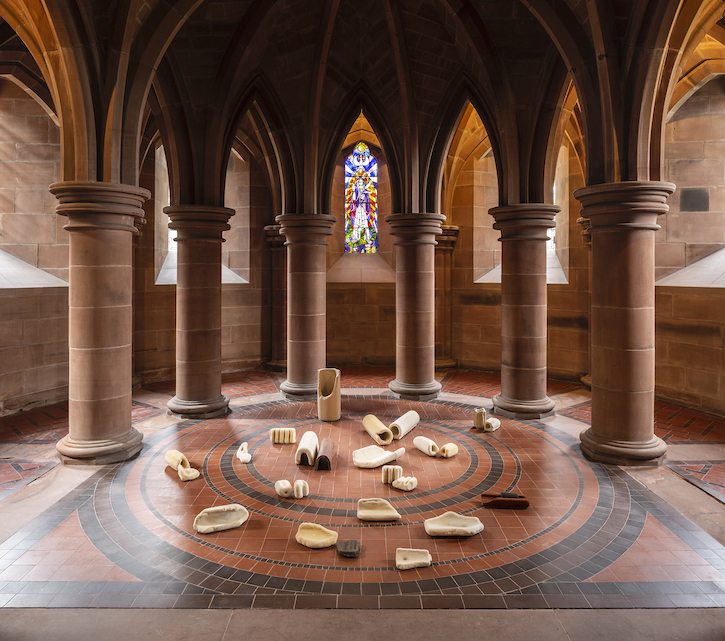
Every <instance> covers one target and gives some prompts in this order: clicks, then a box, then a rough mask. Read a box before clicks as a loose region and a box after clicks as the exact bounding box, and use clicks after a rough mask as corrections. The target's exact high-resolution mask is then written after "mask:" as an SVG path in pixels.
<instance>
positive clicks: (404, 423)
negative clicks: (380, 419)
mask: <svg viewBox="0 0 725 641" xmlns="http://www.w3.org/2000/svg"><path fill="white" fill-rule="evenodd" d="M418 421H420V415H419V414H418V412H416V411H415V410H409V411H408V412H406V413H405V414H403V415H402V416H401V417H400V418H399V419H398V420H397V421H395V422H394V423H391V424H390V431H391V432H392V433H393V438H394V439H395V440H396V441H397V440H400V439H401V438H403V437H404V436H405V435H406V434H407V433H408V432H410V430H412V429H413V428H414V427H415V426H416V425H418Z"/></svg>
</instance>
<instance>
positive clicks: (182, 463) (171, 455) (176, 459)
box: [164, 450, 200, 481]
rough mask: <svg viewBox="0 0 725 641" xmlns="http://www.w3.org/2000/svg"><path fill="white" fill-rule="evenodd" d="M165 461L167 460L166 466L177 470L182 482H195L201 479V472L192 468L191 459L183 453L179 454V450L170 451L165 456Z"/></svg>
mask: <svg viewBox="0 0 725 641" xmlns="http://www.w3.org/2000/svg"><path fill="white" fill-rule="evenodd" d="M164 459H165V460H166V465H168V466H169V467H171V468H173V469H175V470H176V473H177V474H178V475H179V478H180V479H181V480H182V481H193V480H194V479H196V478H199V474H200V472H199V470H195V469H194V468H193V467H191V465H190V464H189V459H187V458H186V456H185V455H184V454H183V453H181V452H179V450H169V451H168V452H166V454H165V455H164Z"/></svg>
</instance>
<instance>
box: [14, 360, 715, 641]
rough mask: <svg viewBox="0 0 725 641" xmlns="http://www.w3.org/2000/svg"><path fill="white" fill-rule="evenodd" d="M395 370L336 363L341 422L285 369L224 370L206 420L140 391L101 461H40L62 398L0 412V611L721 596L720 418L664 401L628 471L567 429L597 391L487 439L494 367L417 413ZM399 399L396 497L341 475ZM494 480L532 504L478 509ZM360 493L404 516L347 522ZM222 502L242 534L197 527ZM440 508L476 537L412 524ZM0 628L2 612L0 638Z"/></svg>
mask: <svg viewBox="0 0 725 641" xmlns="http://www.w3.org/2000/svg"><path fill="white" fill-rule="evenodd" d="M392 376H393V372H392V370H389V369H385V368H350V369H347V370H346V369H343V370H342V381H343V402H342V418H341V420H340V421H336V422H334V423H323V422H320V421H319V420H318V419H317V413H316V403H314V402H292V401H288V400H285V399H284V398H283V397H282V396H281V395H280V394H279V392H278V385H279V383H280V382H281V380H280V378H279V377H278V375H275V374H273V373H269V372H261V371H251V372H240V373H237V374H234V375H230V376H228V377H225V381H224V392H225V393H226V394H227V395H228V396H229V397H230V398H231V407H232V410H233V411H232V413H231V414H229V415H228V416H226V417H222V418H216V419H209V420H180V419H178V418H175V417H172V416H169V415H168V414H167V413H166V411H165V403H166V401H167V400H168V399H169V398H170V397H171V396H172V395H173V384H169V383H163V384H155V385H151V386H149V387H148V388H146V389H143V390H139V391H138V392H137V393H136V394H135V395H134V410H133V411H134V424H135V425H136V426H137V427H138V428H139V429H140V430H142V431H143V432H144V434H145V446H144V449H143V451H142V453H141V455H140V456H139V457H137V458H136V459H135V460H133V461H129V462H127V463H125V464H122V465H114V466H106V467H104V468H101V469H97V468H91V467H86V466H78V467H76V466H71V467H68V466H66V467H63V466H59V465H55V458H54V444H55V442H56V441H57V440H58V439H59V438H62V436H63V435H64V434H65V433H67V411H66V409H65V407H64V406H63V405H55V406H50V407H45V408H41V409H37V410H33V411H30V412H25V413H23V414H19V415H15V416H7V417H4V418H1V419H0V451H2V458H0V541H2V542H1V543H0V605H2V606H3V607H4V608H5V613H6V614H5V616H7V613H9V612H10V611H11V609H12V608H156V609H194V610H201V609H219V608H245V609H252V610H256V609H260V610H262V609H264V608H279V609H295V610H303V609H307V608H315V609H321V608H324V609H379V610H384V609H396V610H403V609H405V610H408V609H415V610H419V609H459V610H462V609H465V610H482V609H491V608H495V609H506V610H522V609H525V610H545V609H550V610H557V611H558V610H562V609H572V610H597V609H611V608H616V609H627V610H635V609H653V608H657V609H677V608H680V609H683V611H684V609H693V610H687V611H688V612H690V613H691V614H694V613H695V612H696V611H697V610H694V609H695V608H696V609H702V608H706V609H717V608H722V606H724V605H725V548H724V547H723V545H722V543H723V542H725V536H724V533H725V508H724V507H723V504H722V502H721V501H722V499H723V494H724V493H725V488H724V487H723V485H725V419H723V418H719V417H715V416H710V415H707V414H704V413H702V412H697V411H693V410H689V409H686V408H682V407H678V406H676V405H671V404H668V403H663V402H658V403H657V405H656V430H657V433H658V434H659V435H660V436H662V437H663V438H664V439H665V440H667V441H668V443H669V444H670V449H669V452H668V461H667V465H666V466H663V467H661V468H658V469H654V470H653V469H642V468H640V469H637V470H631V469H629V470H627V469H624V468H620V467H617V466H609V465H601V464H598V463H592V462H590V461H587V460H586V459H585V458H583V456H582V455H581V453H580V451H579V448H578V439H577V435H578V434H579V432H580V431H581V430H582V429H585V428H586V426H587V424H588V420H589V417H590V403H589V394H588V392H587V391H586V390H584V389H582V388H581V387H580V386H579V385H576V384H573V383H570V382H562V381H554V380H551V381H550V382H549V394H550V395H551V396H552V398H553V399H554V400H555V401H556V415H555V416H552V417H550V418H546V419H543V420H536V421H520V420H512V419H502V420H501V428H500V429H499V430H498V431H496V432H492V433H479V432H476V431H474V430H473V429H472V415H473V409H474V408H476V407H486V408H488V409H490V408H491V397H492V396H493V395H494V394H496V393H497V392H498V391H499V378H498V375H497V374H495V373H487V372H470V371H456V372H452V373H449V374H445V375H442V376H441V382H442V384H443V394H442V395H441V397H439V398H438V399H436V400H435V401H430V402H426V403H413V402H407V401H401V400H398V399H395V398H393V397H391V396H390V395H389V394H388V393H387V390H386V384H387V382H388V381H389V380H390V379H391V378H392ZM408 409H415V410H416V411H417V412H418V413H419V414H420V416H421V421H420V424H419V425H418V426H417V427H416V428H415V429H414V430H413V432H411V433H410V434H408V435H406V436H405V437H404V438H403V439H402V440H401V441H399V442H395V445H394V447H396V448H397V447H401V446H402V447H405V449H406V453H405V454H404V455H403V456H402V457H401V459H400V460H399V461H398V463H399V464H400V465H402V466H403V470H404V474H405V475H413V476H416V477H417V478H418V481H419V484H418V487H417V488H416V489H415V490H414V491H413V492H410V493H404V492H401V491H399V490H396V489H394V488H392V487H391V486H389V485H384V484H382V482H381V478H380V470H379V469H377V470H362V469H358V468H356V467H354V466H353V465H352V461H351V452H352V451H353V450H354V449H357V448H360V447H363V446H366V445H370V444H372V440H371V439H370V437H369V436H368V435H367V434H366V433H365V432H364V430H363V428H362V425H361V420H362V418H363V416H364V415H365V414H368V413H373V414H375V415H376V416H378V417H379V418H380V419H381V420H382V421H383V422H384V423H390V422H392V421H393V420H394V419H395V418H397V417H398V416H400V415H401V414H402V413H404V412H405V411H407V410H408ZM280 426H283V427H294V428H295V429H296V430H297V438H298V442H299V438H300V437H301V435H302V433H304V432H305V431H308V430H311V431H314V432H315V433H316V434H317V436H318V438H319V439H320V441H321V440H322V439H323V438H325V437H329V438H331V439H332V440H333V442H334V443H335V455H334V457H333V465H332V470H330V471H315V470H314V469H312V468H309V467H304V466H297V465H295V461H294V453H295V449H296V446H295V445H274V444H272V443H271V442H270V440H269V438H268V432H269V429H270V428H271V427H280ZM418 435H422V436H427V437H429V438H432V439H433V440H434V441H436V443H437V444H438V445H439V446H440V445H443V444H445V443H449V442H452V443H455V444H457V445H458V448H459V452H458V454H457V455H456V456H455V457H453V458H451V459H442V458H430V457H428V456H426V455H424V454H423V453H421V452H420V451H418V450H417V449H416V448H415V447H414V446H413V444H412V440H413V438H414V437H415V436H418ZM243 441H246V442H248V443H249V449H250V452H251V453H252V455H253V459H252V462H251V463H249V464H247V465H244V464H242V463H241V462H240V461H239V460H237V459H236V458H235V457H234V453H235V452H236V449H237V448H238V446H239V444H240V443H242V442H243ZM391 447H392V446H391ZM170 449H179V450H181V451H183V452H184V453H185V454H186V455H187V456H188V458H189V460H190V462H191V465H192V467H195V468H197V469H199V470H200V471H201V472H202V476H201V477H200V478H199V479H198V480H195V481H191V482H187V483H183V482H181V481H180V480H179V478H178V476H177V475H176V473H175V472H174V471H173V470H171V469H170V468H168V467H167V466H166V465H165V462H164V453H165V452H166V451H168V450H170ZM389 449H390V448H389ZM279 479H287V480H289V481H290V482H293V481H294V480H296V479H305V480H307V481H308V483H309V485H310V495H309V496H307V497H305V498H303V499H298V500H295V499H293V498H292V499H281V498H280V497H278V496H277V494H276V493H275V491H274V487H273V486H274V483H275V481H277V480H279ZM504 490H510V491H514V492H518V493H520V494H523V495H525V496H526V497H527V498H528V499H529V500H530V503H531V506H530V507H529V508H528V509H526V510H505V509H489V508H485V507H483V506H482V505H481V499H480V494H481V493H483V492H489V493H491V492H493V493H498V492H500V491H504ZM373 496H375V497H382V498H386V499H388V500H389V501H390V502H391V503H392V504H393V505H394V506H395V508H396V509H397V510H398V511H399V512H400V513H401V515H402V518H401V520H400V521H398V522H393V523H387V524H380V523H363V522H361V521H359V520H358V519H357V517H356V503H357V500H358V499H359V498H363V497H373ZM229 502H238V503H241V504H243V505H244V506H245V507H247V508H248V510H249V511H250V514H251V516H250V519H249V520H248V521H247V523H245V524H244V525H243V526H242V527H240V528H238V529H234V530H228V531H225V532H219V533H216V534H209V535H199V534H197V533H196V532H195V531H194V530H193V527H192V522H193V519H194V517H195V516H196V514H198V512H200V511H201V510H202V509H204V508H206V507H210V506H213V505H222V504H225V503H229ZM445 511H454V512H458V513H460V514H465V515H468V516H476V517H478V518H479V519H480V520H481V521H482V522H483V524H484V530H483V532H481V533H480V534H477V535H474V536H472V537H467V538H459V537H444V538H432V537H430V536H428V535H427V534H426V533H425V530H424V527H423V521H424V520H425V519H427V518H430V517H433V516H436V515H439V514H442V513H443V512H445ZM307 521H311V522H315V523H320V524H322V525H324V526H326V527H329V528H332V529H335V530H336V531H337V532H338V534H339V537H340V540H347V539H355V540H357V541H359V542H360V543H361V552H360V555H359V557H358V558H357V559H345V558H342V557H340V556H338V555H337V553H336V551H335V548H334V547H332V548H327V549H318V550H310V549H308V548H305V547H303V546H301V545H300V544H298V543H297V542H296V541H295V539H294V535H295V533H296V531H297V528H298V527H299V524H300V523H302V522H307ZM398 547H407V548H425V549H427V550H429V551H430V552H431V555H432V558H433V564H432V566H431V567H429V568H421V569H415V570H407V571H399V570H397V569H395V550H396V548H398ZM17 616H20V615H17ZM3 620H7V619H4V618H3V614H0V630H2V627H1V626H2V621H3ZM511 638H514V637H511ZM542 638H543V637H542ZM563 638H567V637H563ZM595 638H596V637H595ZM602 638H605V637H602ZM606 638H609V637H606ZM642 638H646V637H642ZM673 638H674V637H673Z"/></svg>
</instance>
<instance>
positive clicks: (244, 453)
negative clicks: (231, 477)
mask: <svg viewBox="0 0 725 641" xmlns="http://www.w3.org/2000/svg"><path fill="white" fill-rule="evenodd" d="M236 457H237V458H238V459H239V460H240V461H241V462H242V463H249V461H251V460H252V455H251V454H250V453H249V443H247V442H244V443H242V444H241V445H240V446H239V449H238V450H237V453H236Z"/></svg>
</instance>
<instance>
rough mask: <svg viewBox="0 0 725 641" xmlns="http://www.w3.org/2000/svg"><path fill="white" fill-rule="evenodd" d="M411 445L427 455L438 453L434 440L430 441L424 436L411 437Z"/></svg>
mask: <svg viewBox="0 0 725 641" xmlns="http://www.w3.org/2000/svg"><path fill="white" fill-rule="evenodd" d="M413 445H415V446H416V447H417V448H418V449H419V450H420V451H421V452H423V454H427V455H428V456H435V455H436V454H438V446H437V445H436V444H435V441H432V440H431V439H429V438H427V437H425V436H416V437H415V438H414V439H413Z"/></svg>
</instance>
